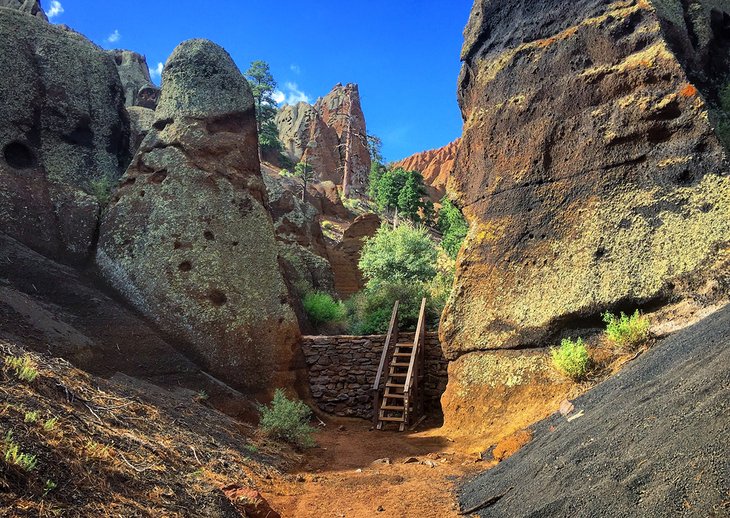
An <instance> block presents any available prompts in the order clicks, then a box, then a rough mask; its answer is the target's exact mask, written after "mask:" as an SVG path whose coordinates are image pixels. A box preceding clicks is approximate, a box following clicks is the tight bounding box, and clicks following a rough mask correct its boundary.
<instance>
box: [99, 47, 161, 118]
mask: <svg viewBox="0 0 730 518" xmlns="http://www.w3.org/2000/svg"><path fill="white" fill-rule="evenodd" d="M109 54H110V55H111V56H112V58H113V59H114V63H116V65H117V70H118V71H119V78H120V79H121V81H122V85H123V86H124V97H125V105H126V106H128V107H129V106H142V107H144V108H149V109H152V110H154V109H155V107H156V106H157V102H158V100H159V96H160V89H159V88H157V87H156V86H155V85H154V84H152V79H151V78H150V69H149V67H148V66H147V58H145V57H144V56H143V55H142V54H138V53H136V52H132V51H131V50H110V51H109Z"/></svg>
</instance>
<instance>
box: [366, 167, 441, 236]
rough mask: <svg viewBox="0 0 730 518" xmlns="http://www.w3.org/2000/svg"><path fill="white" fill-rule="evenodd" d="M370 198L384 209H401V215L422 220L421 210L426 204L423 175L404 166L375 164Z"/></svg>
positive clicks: (415, 220)
mask: <svg viewBox="0 0 730 518" xmlns="http://www.w3.org/2000/svg"><path fill="white" fill-rule="evenodd" d="M368 192H369V195H370V198H371V199H372V200H373V201H375V204H376V205H377V206H378V208H379V209H380V210H382V211H394V210H395V209H396V208H397V209H398V210H399V212H400V214H401V216H403V217H404V218H406V219H409V220H411V221H413V222H419V221H420V215H419V212H420V211H421V210H423V209H424V206H425V204H426V201H427V200H426V187H425V186H424V184H423V176H422V175H421V173H418V172H416V171H406V170H404V169H402V168H400V167H399V168H396V169H385V168H383V167H382V166H380V165H379V164H374V165H372V166H371V169H370V187H369V191H368Z"/></svg>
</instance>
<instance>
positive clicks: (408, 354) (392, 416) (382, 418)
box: [373, 298, 426, 432]
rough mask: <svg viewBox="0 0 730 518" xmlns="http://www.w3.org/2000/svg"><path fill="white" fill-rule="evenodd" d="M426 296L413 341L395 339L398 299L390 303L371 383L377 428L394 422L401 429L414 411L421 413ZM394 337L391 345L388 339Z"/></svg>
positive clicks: (403, 428) (406, 424)
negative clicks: (385, 330) (374, 377)
mask: <svg viewBox="0 0 730 518" xmlns="http://www.w3.org/2000/svg"><path fill="white" fill-rule="evenodd" d="M425 314H426V299H425V298H424V299H423V300H422V301H421V310H420V312H419V315H418V326H417V328H416V334H415V337H414V339H413V343H397V342H398V331H397V322H398V302H396V303H395V306H394V307H393V314H392V316H391V322H390V327H389V329H388V335H387V336H386V340H385V345H384V347H383V354H382V355H381V358H380V366H379V368H378V374H377V376H376V380H375V384H374V385H373V391H374V395H375V397H374V400H373V411H374V412H373V413H374V416H373V420H374V422H375V426H376V428H377V429H378V430H382V429H383V426H384V425H385V424H387V423H398V424H399V430H400V431H401V432H402V431H404V430H405V427H406V426H408V425H409V424H411V420H412V419H413V417H415V415H416V414H418V415H420V414H422V413H423V393H422V390H423V383H422V381H423V369H424V338H425V333H426V322H425ZM394 337H395V342H396V344H395V346H394V347H391V342H392V341H393V338H394ZM386 364H387V365H388V376H387V378H386V381H385V390H384V391H383V390H382V387H381V380H382V374H383V371H384V367H385V365H386Z"/></svg>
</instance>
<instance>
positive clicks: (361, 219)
mask: <svg viewBox="0 0 730 518" xmlns="http://www.w3.org/2000/svg"><path fill="white" fill-rule="evenodd" d="M379 228H380V218H379V217H378V215H377V214H363V215H362V216H358V217H357V218H355V221H353V222H352V223H351V224H350V226H349V227H347V228H346V229H345V232H344V234H343V236H342V241H340V242H339V243H338V244H337V245H336V246H335V247H334V248H330V249H328V250H327V256H328V258H329V261H330V264H331V265H332V271H333V272H334V274H335V290H337V293H338V294H339V295H340V297H342V298H343V299H345V298H347V297H349V296H350V295H352V294H354V293H357V292H358V291H360V290H361V289H362V288H363V287H364V286H365V280H364V279H363V277H362V274H361V273H360V269H359V268H358V266H357V263H358V262H359V261H360V252H362V247H363V245H364V244H365V239H366V238H368V237H372V236H374V235H375V233H376V232H377V231H378V229H379Z"/></svg>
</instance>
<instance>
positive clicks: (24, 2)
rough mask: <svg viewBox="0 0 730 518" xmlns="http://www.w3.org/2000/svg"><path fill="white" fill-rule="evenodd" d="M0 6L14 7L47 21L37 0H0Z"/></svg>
mask: <svg viewBox="0 0 730 518" xmlns="http://www.w3.org/2000/svg"><path fill="white" fill-rule="evenodd" d="M0 7H9V8H10V9H16V10H18V11H20V12H22V13H26V14H30V15H31V16H35V17H36V18H40V19H41V20H43V21H46V22H47V21H48V17H47V16H46V13H45V12H44V11H43V8H41V3H40V2H39V1H38V0H0Z"/></svg>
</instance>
